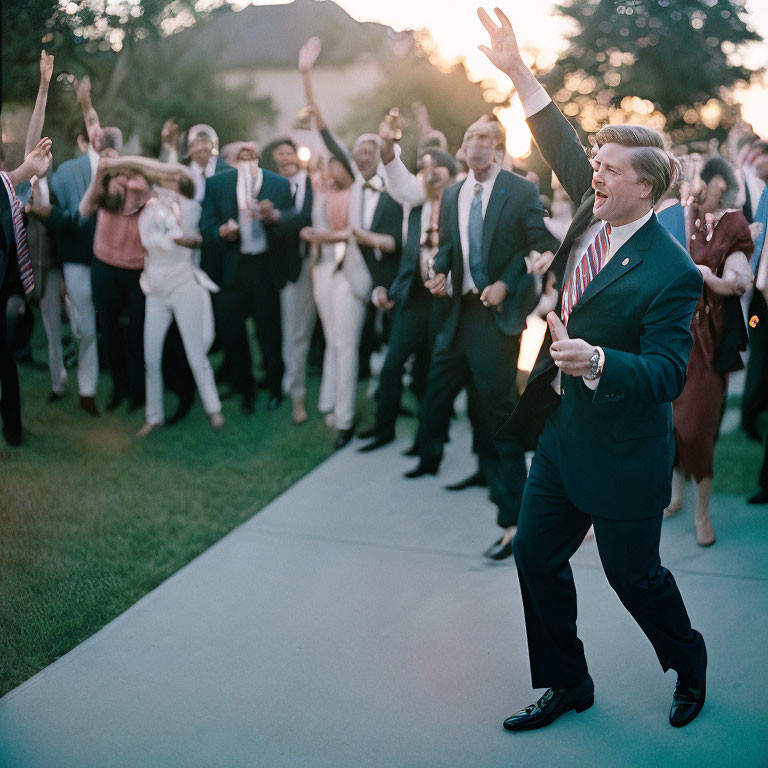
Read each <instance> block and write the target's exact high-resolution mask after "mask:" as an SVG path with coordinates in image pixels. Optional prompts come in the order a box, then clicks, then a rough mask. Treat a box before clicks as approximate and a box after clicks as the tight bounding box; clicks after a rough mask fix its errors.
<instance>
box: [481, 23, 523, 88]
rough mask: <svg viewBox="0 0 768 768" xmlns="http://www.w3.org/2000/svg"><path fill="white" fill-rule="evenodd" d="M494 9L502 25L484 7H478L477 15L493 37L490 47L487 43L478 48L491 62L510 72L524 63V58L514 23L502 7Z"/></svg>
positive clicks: (507, 72)
mask: <svg viewBox="0 0 768 768" xmlns="http://www.w3.org/2000/svg"><path fill="white" fill-rule="evenodd" d="M494 11H495V12H496V16H497V17H498V19H499V22H500V23H501V26H498V25H497V24H496V23H495V22H494V21H493V19H491V17H490V16H489V15H488V14H487V13H486V11H485V10H484V9H483V8H478V9H477V16H478V18H479V19H480V21H481V22H482V25H483V26H484V27H485V29H486V31H487V32H488V34H489V35H490V38H491V40H490V42H491V47H490V48H488V46H486V45H479V46H478V48H479V49H480V50H481V51H482V52H483V53H484V54H485V55H486V56H487V57H488V58H489V59H490V61H491V64H493V65H494V66H495V67H497V68H498V69H500V70H501V71H502V72H504V73H506V74H509V73H510V72H511V71H512V70H514V69H515V68H516V67H517V66H519V65H520V64H522V63H523V59H522V57H521V56H520V48H519V47H518V45H517V37H516V36H515V31H514V30H513V29H512V23H511V22H510V20H509V19H508V18H507V17H506V16H505V14H504V12H503V11H502V10H501V9H500V8H494Z"/></svg>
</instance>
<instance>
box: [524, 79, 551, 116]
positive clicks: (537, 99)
mask: <svg viewBox="0 0 768 768" xmlns="http://www.w3.org/2000/svg"><path fill="white" fill-rule="evenodd" d="M518 95H519V96H520V102H521V103H522V105H523V111H524V112H525V119H526V120H527V119H528V118H529V117H531V116H533V115H535V114H536V113H537V112H541V110H542V109H544V107H546V106H547V104H549V103H550V102H551V101H552V99H550V98H549V94H548V93H547V92H546V91H545V90H544V88H543V87H542V86H541V85H540V86H539V87H538V88H537V89H536V90H535V91H531V92H530V93H527V94H518Z"/></svg>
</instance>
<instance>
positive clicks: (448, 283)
mask: <svg viewBox="0 0 768 768" xmlns="http://www.w3.org/2000/svg"><path fill="white" fill-rule="evenodd" d="M319 53H320V41H319V40H318V39H317V38H312V39H310V40H309V41H308V42H307V44H306V45H305V46H304V47H303V48H302V50H301V51H300V53H299V60H298V69H299V72H300V74H301V79H302V83H303V87H304V92H305V98H306V103H307V107H306V110H305V112H306V114H307V115H308V116H310V117H311V120H312V123H313V126H314V128H315V130H316V131H317V132H318V134H319V136H320V137H321V138H322V141H323V143H324V145H325V147H326V149H327V151H326V152H325V153H315V156H313V157H311V159H310V160H309V161H307V160H306V159H304V160H300V159H299V153H298V148H297V145H296V143H295V142H294V140H293V139H291V138H290V137H288V136H284V137H278V138H275V139H273V140H271V141H270V142H269V143H267V144H266V145H265V146H264V148H263V149H261V148H260V147H259V145H258V144H257V143H256V142H254V141H250V140H243V141H237V142H233V143H230V144H227V145H225V146H222V147H220V146H219V140H218V135H217V132H216V130H215V129H214V128H213V127H212V126H209V125H205V124H198V125H195V126H192V127H190V128H189V129H188V130H187V131H181V130H180V126H179V125H178V123H177V121H175V120H174V119H169V120H168V121H166V123H165V125H164V126H163V130H162V151H161V153H160V157H159V159H152V158H147V157H139V156H126V155H123V154H121V151H122V143H123V140H122V133H121V131H120V129H119V128H116V127H108V126H102V125H101V121H100V119H99V115H98V112H97V111H96V109H95V108H94V105H93V103H92V100H91V85H90V80H89V78H88V77H83V78H81V79H79V80H75V83H74V92H75V95H76V97H77V99H78V101H79V104H80V107H81V110H82V115H83V123H84V129H83V132H82V135H81V136H80V137H78V138H79V140H80V146H79V148H80V150H82V151H81V154H80V155H79V156H78V157H76V158H75V159H73V160H69V161H67V162H64V163H61V164H60V165H59V166H58V167H57V168H56V169H55V170H54V169H53V168H51V167H50V149H51V147H50V141H47V140H41V138H40V137H41V134H42V128H43V123H44V120H45V107H46V99H47V93H48V87H49V83H50V80H51V76H52V73H53V57H52V56H49V55H47V54H46V53H45V52H43V54H42V56H41V61H40V88H39V91H38V95H37V100H36V103H35V108H34V112H33V116H32V119H31V122H30V125H29V131H28V135H27V141H26V152H25V154H26V155H27V159H26V160H25V161H24V163H23V164H22V165H21V166H20V167H19V168H18V169H16V170H15V171H13V172H11V173H9V174H5V175H4V176H3V179H4V181H5V187H6V191H5V194H4V195H3V196H2V198H3V202H4V206H5V208H6V210H5V211H4V226H5V229H4V237H5V241H4V266H3V269H4V273H5V274H4V280H3V283H2V285H3V289H2V295H3V307H2V309H3V311H2V313H1V314H2V317H3V322H5V317H6V311H5V305H6V303H7V302H8V300H9V298H10V297H11V296H12V295H14V294H17V295H26V296H27V301H28V302H30V301H32V302H34V303H35V304H36V305H37V306H38V307H39V312H40V315H41V317H42V321H43V325H44V328H45V332H46V336H47V340H48V353H49V354H48V357H49V368H50V374H51V393H50V396H49V403H54V402H56V401H57V400H59V399H61V398H62V397H64V395H65V390H66V386H67V370H66V366H65V364H64V354H63V352H62V319H63V318H65V317H68V319H69V322H70V325H71V328H72V331H73V334H74V336H75V337H76V339H77V361H76V367H77V387H78V393H79V405H80V408H82V410H83V411H84V412H85V413H87V414H88V415H89V416H91V417H98V415H99V407H103V408H106V409H107V410H108V411H113V410H115V409H116V408H118V407H119V406H120V405H121V404H123V403H124V402H125V403H127V407H128V409H129V410H137V409H140V408H144V409H145V424H144V426H143V427H142V428H141V430H140V431H139V432H138V436H140V437H145V436H147V435H148V434H149V433H150V432H151V431H152V430H153V429H155V428H157V427H158V426H160V425H163V424H166V425H170V424H173V423H175V422H177V421H179V420H180V419H181V418H184V417H185V415H186V414H187V412H188V411H189V409H190V406H191V405H192V403H193V400H194V392H195V388H196V389H197V392H198V393H199V395H200V399H201V401H202V404H203V408H204V410H205V412H206V414H207V415H208V418H209V421H210V424H211V427H212V428H213V429H220V428H221V427H222V426H223V425H224V416H223V415H222V407H221V399H222V397H229V396H233V395H234V396H237V397H239V400H240V409H241V411H242V413H243V414H244V415H248V416H249V415H251V414H253V413H254V410H255V402H256V399H257V393H258V389H259V388H263V389H265V390H266V392H267V403H266V408H267V409H268V410H273V409H275V408H278V407H279V406H280V405H281V402H282V400H283V398H284V397H288V398H289V399H290V402H291V407H292V417H293V421H294V422H295V423H296V424H297V425H298V424H301V423H302V422H304V421H305V420H306V419H307V418H309V414H310V412H311V411H312V408H311V407H308V404H307V387H306V379H307V360H308V356H309V354H310V348H311V347H312V346H313V345H314V346H315V347H317V346H318V339H319V340H320V342H319V343H320V345H321V351H320V354H321V355H322V379H321V385H320V395H319V400H318V403H317V410H318V411H319V413H320V414H322V415H323V417H324V419H325V423H326V424H327V425H328V427H329V429H331V430H333V435H334V437H333V439H334V444H335V448H337V449H340V448H343V447H344V446H345V445H346V444H347V443H349V441H350V440H351V439H352V438H353V437H354V436H355V433H356V431H357V434H358V436H359V437H361V438H363V439H365V440H366V441H367V442H365V443H364V444H363V445H362V447H360V450H361V451H362V452H366V453H372V452H374V451H376V450H377V449H379V448H381V447H382V446H384V445H387V444H388V443H390V442H392V441H393V440H394V438H395V429H396V424H397V421H398V416H399V414H400V413H401V412H402V410H403V406H402V404H401V399H402V395H403V389H404V381H406V382H408V383H409V385H410V388H411V390H412V391H413V393H414V394H415V395H416V398H417V399H418V402H419V414H418V430H417V433H416V435H415V439H414V442H413V445H412V447H411V448H410V449H409V451H407V455H411V456H414V457H417V458H418V464H417V465H416V466H415V467H414V468H413V469H412V470H411V471H409V472H407V473H406V477H408V478H411V479H416V478H419V477H421V476H423V475H428V474H432V475H434V474H436V473H437V472H438V469H439V466H440V463H441V459H442V454H443V446H444V444H445V442H446V441H447V440H448V435H449V429H450V423H451V419H452V418H453V415H454V402H455V400H456V396H457V395H458V393H459V392H460V391H461V390H466V398H467V412H468V416H469V419H470V422H471V426H472V431H473V441H472V449H473V452H474V453H475V454H476V455H477V469H476V471H474V472H473V473H471V475H470V476H469V477H467V478H466V479H464V480H462V481H460V482H458V483H455V484H454V485H451V486H447V487H448V488H449V489H451V490H461V489H463V488H467V487H470V486H472V485H479V486H487V487H488V489H489V494H490V498H491V500H492V501H493V502H494V504H495V505H496V506H497V508H498V525H499V527H500V529H501V531H500V532H501V537H500V538H499V540H498V541H496V542H494V543H493V544H492V545H491V546H490V547H489V548H488V550H487V551H486V552H485V555H486V556H487V557H489V558H492V559H503V558H506V557H509V556H510V555H511V554H512V542H513V539H514V535H515V531H516V526H517V522H518V515H519V511H520V505H521V500H522V495H523V490H524V487H525V482H526V476H527V471H526V459H525V453H524V448H525V445H524V441H522V440H499V439H498V438H497V437H495V432H496V430H497V429H498V427H499V426H500V425H501V424H502V423H503V422H504V421H505V419H506V418H507V417H508V416H509V415H510V414H511V413H512V412H513V411H514V410H515V407H516V404H517V402H518V400H519V397H520V391H521V389H522V387H521V384H522V385H523V386H524V384H525V378H526V376H527V372H526V371H523V372H521V371H519V370H518V359H519V353H520V340H521V335H522V333H523V331H524V330H525V328H526V324H527V318H530V317H531V316H532V315H538V316H539V317H544V316H546V315H547V313H548V312H550V311H551V310H553V309H555V308H556V304H557V303H558V285H557V282H558V281H562V276H561V275H558V274H557V271H556V270H555V269H554V268H552V261H553V258H554V254H555V252H556V251H557V250H558V247H560V245H561V244H562V243H563V242H566V241H568V239H569V236H568V232H569V227H570V226H571V224H572V221H573V215H574V211H575V208H574V205H573V204H572V203H571V202H570V201H569V200H568V196H569V195H570V197H571V198H573V195H572V193H571V192H572V191H571V190H569V189H568V188H567V186H566V185H565V184H564V183H563V182H562V179H561V180H560V181H559V182H558V180H557V179H555V180H554V194H553V197H552V199H551V200H550V199H549V198H547V197H544V196H543V195H541V194H540V190H539V186H538V178H537V177H536V176H535V174H532V173H527V172H526V171H524V170H521V169H519V168H517V167H516V166H515V165H514V163H513V161H512V159H511V158H510V156H509V155H507V153H506V151H505V132H504V128H503V127H502V125H501V124H500V123H499V122H498V120H497V119H496V118H495V116H494V115H492V114H487V115H481V116H479V117H478V119H477V121H476V122H474V123H473V124H472V125H470V126H469V127H468V129H467V131H466V134H465V137H464V141H463V144H462V146H461V147H460V148H459V150H458V152H456V154H451V153H450V152H449V151H448V146H447V141H446V138H445V136H444V134H442V133H441V132H440V131H439V130H436V129H435V128H433V127H432V126H431V125H430V123H429V117H428V114H427V112H426V110H425V109H424V107H423V106H421V105H414V115H415V117H416V124H417V125H418V126H419V131H420V136H419V151H418V162H417V168H416V173H415V174H414V173H411V171H410V170H409V169H408V168H407V167H406V165H405V163H404V162H403V160H402V159H401V157H400V150H399V146H398V144H397V141H398V139H399V138H400V135H401V133H402V131H401V129H400V126H399V121H398V117H397V110H393V111H392V112H390V114H388V115H386V116H385V117H384V119H383V120H382V121H381V122H380V124H379V127H378V130H377V132H376V133H367V134H363V135H361V136H359V137H358V138H357V140H356V141H355V142H354V143H353V145H352V148H351V151H347V150H346V149H345V148H344V146H343V144H342V142H341V141H340V140H339V139H338V138H337V137H336V136H335V135H334V134H333V133H332V131H331V130H330V128H329V127H328V126H327V125H326V123H325V120H324V119H323V116H322V112H321V108H320V105H319V104H318V103H317V101H316V99H315V96H314V92H313V88H312V71H313V66H314V63H315V61H316V59H317V57H318V55H319ZM539 143H541V142H539ZM674 154H675V155H676V156H677V157H678V158H679V160H680V161H681V168H682V172H681V174H680V177H679V179H678V180H677V181H676V183H673V184H672V185H671V186H670V189H669V190H668V191H666V192H664V193H663V194H660V195H659V196H658V199H655V200H654V203H655V210H656V212H657V214H658V218H659V220H660V221H661V222H662V223H663V224H664V226H665V227H666V228H667V229H668V230H669V231H670V233H671V234H672V235H673V236H674V237H675V238H676V239H677V240H678V241H679V242H680V244H681V245H683V247H685V248H686V249H687V250H688V252H689V254H690V256H691V258H692V259H693V261H694V262H695V264H696V265H697V267H698V269H699V271H700V273H701V274H702V276H703V280H704V289H703V291H702V294H701V297H700V299H699V303H698V304H697V306H696V310H695V312H694V317H693V321H692V324H691V328H690V330H691V333H692V334H693V338H694V346H693V352H692V354H691V357H690V362H689V364H688V379H687V383H686V386H685V389H684V390H683V392H682V394H681V395H680V397H679V398H677V400H676V401H675V403H674V408H673V413H674V435H675V440H676V458H675V471H674V478H673V484H672V499H671V501H670V503H669V504H668V506H667V507H666V510H665V515H666V516H669V515H672V514H675V513H676V512H678V511H679V510H680V508H681V507H682V502H683V489H684V484H685V481H686V479H687V478H693V481H694V482H695V484H696V487H697V505H696V512H695V523H696V535H697V540H698V541H699V543H700V544H702V545H709V544H712V543H714V541H715V534H714V529H713V527H712V523H711V518H710V515H709V498H710V494H711V488H712V478H713V475H714V469H713V451H714V444H715V441H716V439H717V434H718V431H719V427H720V420H721V417H722V409H723V405H724V403H725V397H726V394H727V381H728V374H729V373H730V372H732V371H735V370H738V369H739V368H741V367H743V363H742V356H741V353H742V352H744V351H745V350H746V349H747V348H748V347H749V350H750V353H749V365H748V370H747V376H746V387H745V392H744V397H743V403H742V412H743V423H742V426H743V428H744V430H745V431H746V433H747V434H748V435H749V436H750V437H751V438H753V439H757V440H759V439H760V435H759V433H758V431H757V428H756V423H757V418H758V416H759V414H760V413H761V412H762V411H765V410H767V409H768V380H766V379H767V377H768V358H767V357H766V334H768V321H764V322H762V323H761V322H760V320H762V319H764V318H766V304H765V291H766V274H765V273H766V271H768V270H767V267H768V263H766V262H768V260H766V259H762V260H761V258H760V256H761V254H762V251H763V250H764V247H765V246H764V243H765V229H766V220H767V219H768V192H766V189H768V187H766V182H768V143H766V142H764V141H762V140H760V139H759V138H758V137H757V136H755V135H754V134H753V133H752V132H751V131H750V130H749V129H748V126H744V125H743V124H741V125H739V126H737V127H736V128H735V129H734V130H733V131H732V132H731V135H730V136H729V138H728V140H727V141H725V142H724V143H723V145H722V146H721V147H720V148H718V147H717V146H711V147H710V148H709V150H708V151H706V152H703V153H693V152H689V151H687V150H686V149H685V148H675V150H674ZM577 202H578V201H577ZM22 209H23V217H21V210H22ZM11 222H12V224H13V226H11ZM14 228H15V229H14ZM606 244H607V240H606V241H605V243H604V244H603V245H606ZM598 246H599V244H598ZM14 252H15V256H14V255H13V254H14ZM27 264H28V266H27ZM588 268H589V267H588ZM17 273H18V274H17ZM755 281H756V287H755ZM577 301H578V295H577V294H573V295H571V296H568V295H567V293H566V297H565V299H564V302H563V315H562V316H563V319H564V321H565V322H566V323H567V314H566V313H567V311H568V308H567V307H566V304H568V303H570V304H571V305H573V304H575V303H576V302H577ZM747 302H748V303H747ZM745 317H746V318H747V319H750V318H751V319H752V322H748V323H746V324H745ZM248 318H251V319H252V321H253V327H254V328H255V331H256V341H257V342H258V347H259V349H260V353H261V368H262V369H263V380H262V381H260V382H258V383H257V380H256V377H255V376H254V361H253V360H252V355H251V340H250V339H249V338H248V328H249V327H250V326H249V324H248V323H247V320H248ZM318 318H319V325H320V328H321V330H322V333H318V332H317V329H316V325H317V320H318ZM747 325H749V326H750V327H749V329H748V331H747V327H746V326H747ZM747 334H749V338H748V336H747ZM2 335H3V339H4V340H3V345H4V346H3V355H2V358H3V364H2V374H3V375H2V395H3V396H2V415H3V435H4V437H5V440H6V442H7V443H8V444H10V445H17V444H18V443H19V442H20V441H21V419H20V409H19V402H20V401H19V391H18V378H17V374H16V371H15V366H14V362H13V352H12V350H11V348H10V346H9V342H8V340H7V338H6V336H7V334H6V333H5V332H3V334H2ZM212 350H220V351H221V352H222V353H223V355H222V356H221V359H222V362H221V365H220V367H219V369H218V370H217V371H214V370H213V368H212V366H211V362H210V360H209V353H210V352H211V351H212ZM374 350H381V353H380V359H381V360H383V364H381V366H380V372H379V376H378V387H377V389H376V391H375V395H374V397H375V421H374V423H373V424H372V425H368V426H367V427H366V428H365V429H361V430H359V431H358V426H359V425H358V424H357V422H356V417H355V414H356V395H357V392H358V381H359V379H361V378H367V377H368V376H369V375H370V367H371V356H372V353H373V352H374ZM102 368H103V369H106V370H107V371H108V372H109V375H110V377H111V390H110V392H109V394H108V396H107V397H106V399H105V402H104V404H103V406H97V402H96V395H97V385H98V382H99V371H100V369H102ZM586 384H587V386H589V382H586ZM164 386H167V387H168V388H169V389H170V390H172V391H173V392H174V393H175V394H176V396H177V399H178V406H177V408H176V410H175V412H174V413H173V414H172V415H171V416H170V417H168V418H166V415H165V413H164V409H163V390H164ZM759 485H760V490H759V491H758V492H757V493H756V494H755V495H754V496H753V497H752V498H751V499H750V502H751V503H766V502H768V453H767V458H766V460H765V462H764V464H763V466H762V468H761V470H760V474H759ZM588 535H591V532H590V534H588Z"/></svg>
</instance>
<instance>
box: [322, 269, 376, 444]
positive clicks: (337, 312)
mask: <svg viewBox="0 0 768 768" xmlns="http://www.w3.org/2000/svg"><path fill="white" fill-rule="evenodd" d="M312 278H313V286H314V296H315V303H316V304H317V311H318V314H319V315H320V322H321V323H322V325H323V332H324V334H325V357H324V359H323V379H322V383H321V385H320V398H319V402H318V409H319V410H320V411H321V412H324V413H328V412H330V411H331V410H333V414H334V418H335V421H336V428H337V429H350V428H351V427H352V425H353V424H354V421H355V396H356V393H357V369H358V355H359V347H360V336H361V334H362V332H363V324H364V322H365V303H364V302H362V301H361V300H360V299H358V298H357V296H355V294H354V293H353V291H352V288H351V287H350V285H349V283H348V282H347V280H346V278H345V277H344V275H343V274H342V273H341V272H339V271H337V270H336V265H335V264H334V263H333V262H332V261H330V262H328V261H323V262H320V263H319V264H317V265H316V266H315V267H314V268H313V270H312Z"/></svg>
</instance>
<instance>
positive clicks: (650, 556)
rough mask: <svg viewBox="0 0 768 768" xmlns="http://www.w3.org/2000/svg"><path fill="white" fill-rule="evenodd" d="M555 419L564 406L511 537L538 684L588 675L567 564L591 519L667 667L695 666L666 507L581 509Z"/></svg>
mask: <svg viewBox="0 0 768 768" xmlns="http://www.w3.org/2000/svg"><path fill="white" fill-rule="evenodd" d="M558 421H559V409H558V411H555V413H554V414H552V416H550V417H549V419H548V421H547V424H546V426H545V428H544V432H543V433H542V435H541V437H540V438H539V444H538V446H537V448H536V453H535V455H534V457H533V463H532V465H531V470H530V473H529V475H528V481H527V483H526V486H525V492H524V494H523V502H522V507H521V510H520V521H519V524H518V529H517V535H516V536H515V540H514V554H515V563H516V565H517V572H518V575H519V578H520V589H521V592H522V596H523V609H524V611H525V627H526V632H527V636H528V655H529V658H530V664H531V680H532V683H533V687H534V688H555V689H558V688H570V687H572V686H575V685H578V684H579V683H580V682H582V681H583V680H584V679H585V678H586V677H587V675H588V671H587V662H586V659H585V658H584V648H583V646H582V643H581V640H579V638H578V636H577V634H576V587H575V585H574V582H573V572H572V571H571V566H570V564H569V562H568V561H569V560H570V558H571V556H572V555H573V554H574V553H575V552H576V550H577V549H578V548H579V546H580V545H581V542H582V541H583V539H584V536H585V535H586V533H587V531H588V530H589V526H590V525H591V524H594V527H595V541H596V543H597V550H598V553H599V555H600V561H601V562H602V564H603V569H604V571H605V575H606V576H607V578H608V582H609V583H610V585H611V587H612V588H613V589H614V591H615V592H616V594H617V595H618V597H619V599H620V600H621V602H622V603H623V604H624V607H625V608H626V609H627V610H628V611H629V612H630V614H631V615H632V618H634V620H635V621H636V622H637V623H638V624H639V625H640V628H641V629H642V630H643V632H645V634H646V636H647V637H648V639H649V640H650V641H651V644H652V645H653V648H654V650H655V651H656V655H657V656H658V659H659V662H660V663H661V666H662V667H663V669H664V671H666V670H667V669H675V670H677V671H678V672H682V673H687V672H690V671H693V670H694V669H695V668H696V666H697V663H698V662H700V660H701V654H703V653H704V641H703V640H702V638H701V635H700V634H699V633H698V632H696V631H695V630H693V629H692V628H691V622H690V620H689V618H688V613H687V612H686V609H685V605H684V604H683V599H682V597H681V596H680V592H679V590H678V588H677V584H676V583H675V580H674V578H673V577H672V574H671V573H670V572H669V571H668V570H667V569H666V568H664V567H663V566H662V565H661V559H660V557H659V539H660V537H661V521H662V510H659V511H658V514H657V515H655V516H653V517H650V518H646V519H643V520H613V519H609V518H605V517H590V516H589V515H588V514H586V513H585V512H583V511H581V510H579V509H577V508H576V507H575V506H574V505H573V504H572V503H571V502H570V500H569V498H568V494H567V491H566V489H565V487H564V485H563V480H562V477H561V474H560V470H559V468H558V464H559V462H558V458H557V457H558V455H559V451H558ZM619 503H621V500H620V499H617V504H619Z"/></svg>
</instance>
